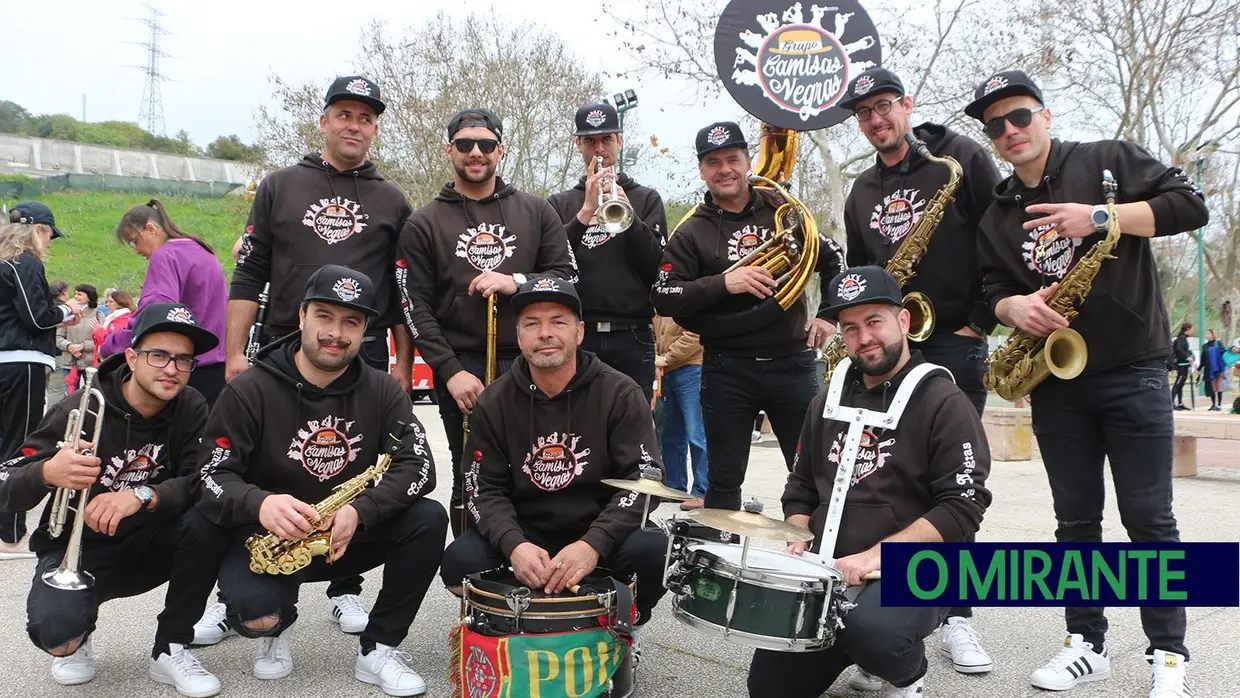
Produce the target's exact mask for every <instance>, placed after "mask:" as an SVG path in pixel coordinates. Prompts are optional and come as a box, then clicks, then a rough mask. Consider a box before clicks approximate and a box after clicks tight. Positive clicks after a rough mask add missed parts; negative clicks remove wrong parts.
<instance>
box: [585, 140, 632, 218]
mask: <svg viewBox="0 0 1240 698" xmlns="http://www.w3.org/2000/svg"><path fill="white" fill-rule="evenodd" d="M594 171H595V172H604V171H606V175H607V177H606V178H607V180H608V181H609V183H610V186H608V187H605V186H604V185H603V183H601V182H600V183H599V187H598V211H597V213H596V214H595V215H596V216H598V226H599V228H602V230H603V232H606V233H610V234H612V235H615V234H616V233H623V232H624V231H626V230H628V229H629V227H630V226H631V225H633V206H632V204H630V203H629V202H628V201H626V200H625V199H621V198H620V195H619V194H617V193H616V189H617V188H618V187H619V186H620V185H619V183H617V182H616V176H615V173H614V172H613V171H612V169H611V168H610V167H608V168H604V167H603V156H601V155H599V156H596V157H595V158H594ZM604 189H607V192H604Z"/></svg>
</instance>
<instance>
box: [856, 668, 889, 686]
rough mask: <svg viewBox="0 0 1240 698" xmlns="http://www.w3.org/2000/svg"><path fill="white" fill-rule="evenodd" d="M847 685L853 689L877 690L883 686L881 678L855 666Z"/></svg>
mask: <svg viewBox="0 0 1240 698" xmlns="http://www.w3.org/2000/svg"><path fill="white" fill-rule="evenodd" d="M848 687H849V688H851V689H852V690H854V691H878V690H881V689H882V687H883V680H882V679H880V678H878V677H877V676H875V675H874V674H871V673H870V672H868V671H866V670H865V669H862V668H861V667H857V671H855V672H853V675H852V678H850V679H848Z"/></svg>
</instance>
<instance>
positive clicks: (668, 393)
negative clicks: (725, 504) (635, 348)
mask: <svg viewBox="0 0 1240 698" xmlns="http://www.w3.org/2000/svg"><path fill="white" fill-rule="evenodd" d="M654 343H655V356H654V365H655V369H656V370H657V371H660V372H661V374H660V375H662V376H663V409H664V414H665V415H666V416H665V419H666V421H665V422H664V423H663V433H662V435H661V438H660V448H661V449H662V451H663V465H664V467H665V468H666V469H667V486H668V487H671V488H672V489H674V490H681V491H682V492H688V493H689V494H691V495H693V499H690V500H689V501H687V502H683V503H682V504H681V505H680V508H681V509H682V510H684V511H688V510H690V509H701V508H702V506H703V500H704V499H705V497H706V481H707V468H708V461H707V456H706V427H705V425H704V422H703V421H702V401H701V390H702V344H701V342H700V341H698V336H697V335H696V334H694V333H692V332H689V331H687V330H685V328H683V327H681V326H680V325H677V324H676V321H675V320H673V319H671V318H670V317H662V316H659V315H656V316H655V318H654ZM689 457H692V459H693V485H692V487H693V488H692V489H690V485H689V473H688V471H687V468H686V460H687V459H688V458H689Z"/></svg>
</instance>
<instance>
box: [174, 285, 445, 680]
mask: <svg viewBox="0 0 1240 698" xmlns="http://www.w3.org/2000/svg"><path fill="white" fill-rule="evenodd" d="M377 299H378V292H377V289H376V288H375V285H374V283H373V282H372V281H371V279H370V277H368V276H367V275H365V274H363V273H361V272H359V271H355V270H353V269H349V268H347V267H342V266H338V265H327V266H324V267H322V268H321V269H319V270H318V271H316V272H315V273H314V274H313V275H312V276H311V277H310V279H309V280H308V281H307V283H306V288H305V295H304V300H303V301H302V304H301V309H300V310H299V313H298V315H299V319H300V322H301V332H300V333H294V334H291V335H288V336H286V337H284V338H283V339H280V340H277V341H276V342H274V343H273V344H270V345H268V346H267V347H265V348H264V349H263V350H262V351H261V352H260V353H259V357H258V361H257V363H256V364H255V366H254V368H253V370H250V371H246V372H245V373H243V374H241V375H240V376H238V377H237V378H235V379H234V380H232V381H231V382H229V383H228V385H227V386H225V388H224V390H223V392H222V393H220V397H219V400H218V402H216V405H215V409H214V410H213V411H212V413H211V419H210V421H209V422H208V424H207V428H206V433H205V436H204V439H203V440H204V441H205V442H206V443H207V445H208V447H209V448H211V452H210V454H209V455H208V457H207V458H206V459H204V462H205V465H204V466H203V469H202V470H203V477H202V489H201V495H200V497H199V500H198V508H199V509H200V510H201V511H202V512H203V514H204V515H206V517H207V518H208V519H210V520H211V521H212V522H213V523H214V524H216V525H217V526H218V527H219V528H217V531H218V535H220V536H222V537H223V538H224V539H225V540H226V541H227V551H226V552H225V554H224V558H223V561H222V563H221V564H220V571H219V581H220V591H221V592H222V595H223V597H224V599H225V603H226V604H227V617H228V621H229V624H230V625H231V626H232V628H234V629H235V630H236V631H237V632H238V633H239V634H240V635H243V636H245V637H249V638H260V639H261V642H260V643H258V644H259V647H258V652H257V658H256V660H255V662H254V675H255V676H256V677H258V678H259V679H265V680H274V679H280V678H283V677H285V676H288V674H289V673H291V672H292V670H293V660H292V653H291V648H292V642H293V632H292V631H293V628H292V626H293V623H294V622H295V621H296V620H297V608H296V602H297V594H298V589H299V588H300V586H301V585H302V584H304V583H307V582H317V581H323V580H327V579H331V578H333V577H335V576H339V575H341V574H360V573H362V572H366V571H368V570H372V569H374V568H376V567H378V566H380V565H383V566H384V569H383V587H382V589H380V591H379V597H378V599H377V600H376V601H375V605H374V609H373V610H372V611H371V613H370V615H369V619H368V622H367V625H366V626H365V628H364V629H363V630H362V632H361V646H360V648H359V649H358V652H357V658H356V662H355V675H356V677H357V678H358V679H359V680H361V681H364V682H366V683H370V684H375V685H378V686H380V687H382V688H383V690H384V691H385V692H387V693H388V694H389V695H401V696H408V695H417V694H420V693H422V692H424V691H425V689H426V685H425V683H424V682H423V681H422V678H421V677H420V676H418V674H417V673H416V672H415V671H414V670H413V669H412V668H411V667H410V666H409V664H408V662H407V660H406V659H405V657H407V656H408V655H405V654H403V653H402V652H400V651H399V650H398V649H397V647H398V646H399V645H400V643H401V642H402V641H403V640H404V638H405V636H406V635H407V634H408V632H409V625H410V624H411V623H412V622H413V619H414V617H415V616H416V615H417V612H418V609H419V607H420V606H421V604H422V599H423V597H424V596H425V595H426V590H427V588H429V586H430V583H431V580H432V579H433V578H434V576H435V570H436V569H438V567H439V559H440V557H441V556H442V554H443V544H444V536H445V534H446V532H447V526H448V521H447V514H446V513H445V512H444V509H443V507H442V506H441V505H440V504H439V503H438V502H435V501H434V500H432V499H428V498H427V495H428V494H429V493H430V492H431V491H432V490H433V489H434V488H435V466H434V462H433V460H432V458H431V453H430V450H429V449H428V448H427V444H426V435H425V432H424V431H423V429H422V425H421V424H419V423H418V421H417V419H416V418H414V417H413V416H412V415H411V413H410V410H411V409H412V406H411V404H410V402H409V396H408V395H407V394H406V393H404V392H403V391H402V390H401V389H400V386H398V385H397V384H396V381H394V380H393V379H392V377H391V376H389V375H388V374H387V373H386V372H385V371H380V370H378V369H374V368H371V367H370V366H368V365H366V363H365V362H364V361H362V360H361V359H360V358H359V357H358V352H359V350H360V349H361V344H362V338H363V337H365V336H366V328H367V324H368V323H369V322H370V321H371V320H373V319H374V318H377V317H379V310H378V309H377V308H376V301H377ZM404 425H408V429H407V430H403V431H402V428H403V426H404ZM390 435H396V438H399V439H400V442H399V445H397V446H395V450H394V451H392V450H390V449H391V448H392V445H391V444H389V439H390V438H392V437H391V436H390ZM384 452H387V453H391V454H392V460H391V463H390V465H389V467H388V469H387V471H386V472H384V473H383V475H382V477H381V479H379V480H378V482H377V483H376V484H374V485H372V486H369V487H367V488H366V489H365V490H364V491H362V493H361V494H360V495H358V496H357V497H356V498H354V499H353V500H352V501H351V502H350V503H348V504H346V505H344V506H343V507H342V508H340V509H339V510H338V511H336V513H335V514H334V515H332V516H331V517H329V518H328V519H327V520H325V521H321V520H320V517H319V513H318V512H317V511H316V510H315V509H314V504H315V503H317V502H319V501H321V500H323V499H324V498H326V497H328V496H329V495H331V494H332V492H333V489H334V488H336V487H337V486H339V485H341V484H343V483H345V482H348V481H349V480H351V479H353V478H354V477H356V476H357V475H359V474H361V472H362V471H363V470H365V469H366V468H369V467H371V466H372V465H374V464H375V463H376V462H377V461H378V460H379V456H380V454H381V453H384ZM316 526H317V527H319V528H328V527H329V528H330V531H331V550H330V553H329V556H324V557H318V556H316V557H314V558H313V559H312V561H311V563H310V565H309V566H308V567H306V568H303V569H302V570H300V571H298V572H295V573H293V574H291V575H270V574H256V573H254V572H252V571H251V570H250V562H251V555H250V552H249V551H248V550H247V546H246V540H247V539H248V538H249V537H250V536H252V535H264V534H267V533H272V534H275V535H277V536H279V537H280V538H282V539H284V540H300V539H302V538H304V537H305V536H307V535H308V534H310V533H311V532H312V528H314V527H316Z"/></svg>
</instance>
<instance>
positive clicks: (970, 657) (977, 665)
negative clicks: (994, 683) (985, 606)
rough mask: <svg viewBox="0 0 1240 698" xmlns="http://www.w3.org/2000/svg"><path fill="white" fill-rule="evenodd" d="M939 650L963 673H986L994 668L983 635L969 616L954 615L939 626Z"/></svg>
mask: <svg viewBox="0 0 1240 698" xmlns="http://www.w3.org/2000/svg"><path fill="white" fill-rule="evenodd" d="M939 651H940V652H942V653H943V656H945V657H947V658H948V659H950V660H952V666H954V667H956V671H958V672H960V673H962V674H984V673H986V672H988V671H990V670H991V669H992V668H994V663H993V662H992V661H991V659H990V655H989V654H986V650H984V649H982V636H981V635H979V634H978V632H977V630H975V629H974V628H973V625H972V624H971V623H970V622H969V619H968V618H960V617H959V616H953V617H951V618H948V619H947V622H946V623H944V624H943V626H942V627H941V628H939Z"/></svg>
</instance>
